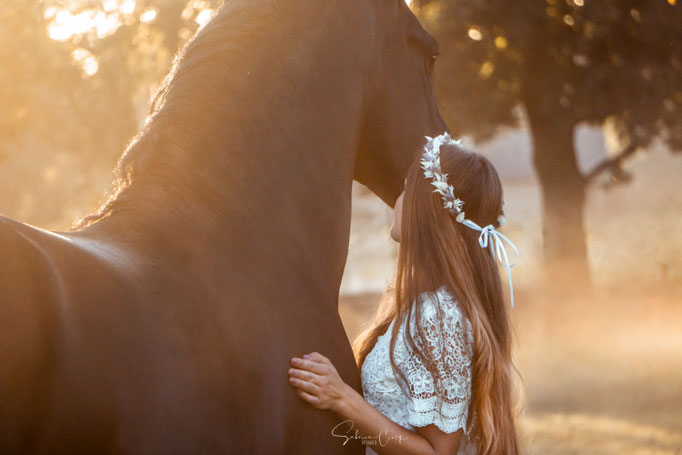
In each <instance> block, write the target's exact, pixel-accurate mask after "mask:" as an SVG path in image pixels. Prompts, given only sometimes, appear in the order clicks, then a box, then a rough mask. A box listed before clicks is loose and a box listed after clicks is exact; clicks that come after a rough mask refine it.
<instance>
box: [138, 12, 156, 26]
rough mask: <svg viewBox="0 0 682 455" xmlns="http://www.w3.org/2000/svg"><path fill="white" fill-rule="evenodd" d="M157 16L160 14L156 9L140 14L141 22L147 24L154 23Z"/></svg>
mask: <svg viewBox="0 0 682 455" xmlns="http://www.w3.org/2000/svg"><path fill="white" fill-rule="evenodd" d="M157 14H158V13H157V10H156V8H147V9H146V10H145V11H144V13H142V14H140V22H143V23H145V24H146V23H149V22H153V21H154V19H156V15H157Z"/></svg>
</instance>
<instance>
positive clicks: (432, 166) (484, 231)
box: [421, 132, 519, 308]
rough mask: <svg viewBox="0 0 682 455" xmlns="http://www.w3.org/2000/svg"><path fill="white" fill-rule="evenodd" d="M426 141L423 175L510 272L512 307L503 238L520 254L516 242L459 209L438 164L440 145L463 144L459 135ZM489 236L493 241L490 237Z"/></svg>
mask: <svg viewBox="0 0 682 455" xmlns="http://www.w3.org/2000/svg"><path fill="white" fill-rule="evenodd" d="M426 140H427V142H426V145H425V146H424V153H423V154H422V159H421V167H422V169H424V177H426V178H427V179H432V182H431V185H433V186H435V187H436V189H435V190H434V191H433V192H434V193H439V194H440V195H441V198H442V199H443V207H445V208H446V209H447V210H448V211H449V212H450V213H451V214H453V215H455V219H456V220H457V222H459V223H462V224H464V225H465V226H467V227H469V228H471V229H474V230H476V231H479V232H480V233H481V235H480V236H479V238H478V243H479V245H480V246H481V247H482V248H487V247H490V251H491V253H492V255H493V259H499V261H500V263H501V264H502V265H503V266H504V267H505V268H506V269H507V272H508V275H509V291H510V297H511V306H512V308H514V289H513V287H512V279H511V270H510V269H511V267H514V266H515V265H516V262H515V263H514V264H510V263H509V258H508V256H507V251H506V249H505V247H504V244H503V243H502V242H503V241H505V242H507V244H509V245H510V246H511V247H512V248H513V249H514V251H515V253H516V256H517V262H518V256H519V250H517V249H516V246H514V244H513V243H512V242H511V240H509V239H508V238H507V237H505V236H504V235H503V234H501V233H500V232H498V231H497V230H496V229H495V227H494V226H493V225H492V224H489V225H487V226H485V227H483V228H482V227H480V226H479V225H478V224H476V223H474V222H473V221H471V220H468V219H467V218H466V214H465V213H464V212H463V211H462V207H463V206H464V201H462V200H461V199H459V198H457V197H455V189H454V187H453V186H452V185H449V184H448V181H447V176H448V175H447V174H444V173H443V171H442V169H441V167H440V148H441V146H442V145H443V144H453V145H456V146H458V147H459V148H462V149H463V148H464V146H463V145H462V141H461V139H457V140H455V139H453V138H452V137H450V135H449V134H448V133H447V132H445V133H443V134H441V135H440V136H437V137H435V138H434V137H429V136H426ZM502 207H503V209H504V199H503V200H502ZM497 222H498V223H499V225H500V226H502V225H504V224H505V223H506V219H505V217H504V215H503V214H500V215H499V216H498V217H497ZM490 238H492V241H491V240H490Z"/></svg>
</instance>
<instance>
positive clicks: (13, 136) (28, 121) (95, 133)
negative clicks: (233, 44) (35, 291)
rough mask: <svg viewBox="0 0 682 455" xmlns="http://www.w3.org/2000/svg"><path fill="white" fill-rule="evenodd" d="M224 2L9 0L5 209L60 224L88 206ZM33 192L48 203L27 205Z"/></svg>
mask: <svg viewBox="0 0 682 455" xmlns="http://www.w3.org/2000/svg"><path fill="white" fill-rule="evenodd" d="M220 3H221V0H136V1H133V0H3V2H2V5H0V39H2V42H3V43H4V44H3V46H2V47H1V48H0V63H1V64H2V66H1V67H0V68H1V69H0V106H2V109H0V165H3V164H4V165H5V166H3V168H2V169H0V171H2V173H3V175H2V178H0V213H4V214H6V215H8V216H13V217H18V218H20V219H21V221H27V222H30V223H32V224H38V225H41V226H47V227H53V228H56V227H63V226H64V225H68V223H70V222H71V221H73V220H74V219H75V218H78V217H79V216H82V215H83V214H84V213H85V212H87V210H88V209H89V208H91V206H92V205H94V204H95V203H96V202H97V199H98V198H100V197H101V196H102V194H103V192H104V190H105V189H106V184H108V180H109V179H110V171H111V169H112V168H113V165H114V163H115V161H116V160H117V159H118V158H119V156H120V155H121V153H122V152H123V150H124V147H125V144H126V142H127V141H128V140H129V139H130V138H131V137H132V136H133V135H134V134H135V133H136V131H137V128H138V125H139V120H140V113H143V112H144V111H145V109H146V105H147V102H148V100H149V98H150V95H151V94H152V92H153V90H154V88H155V86H156V85H157V84H158V83H159V82H160V80H161V78H162V77H164V76H165V75H166V73H167V72H168V70H169V68H170V63H171V57H172V56H173V55H174V54H175V52H176V51H177V49H179V47H180V46H181V45H182V44H183V43H184V41H185V40H187V39H188V38H189V37H190V36H191V35H192V34H193V33H194V32H195V31H196V30H197V28H198V27H199V25H200V23H203V22H204V21H206V20H208V18H210V13H211V11H212V9H215V8H216V7H217V6H218V5H219V4H220ZM18 161H21V162H22V163H24V165H23V167H21V170H22V172H19V173H18V175H15V174H12V170H16V167H17V166H14V167H12V168H11V169H10V167H8V165H7V163H8V162H11V163H14V164H16V163H17V162H18ZM55 162H59V163H65V164H63V165H62V167H61V168H59V172H61V173H63V174H65V175H60V176H59V178H55V177H54V175H55V165H54V163H55ZM29 169H30V172H31V175H28V174H27V172H28V170H29ZM44 176H47V177H49V178H48V180H51V181H45V178H44ZM27 198H28V199H29V200H34V201H41V202H40V204H34V205H33V209H32V210H24V209H25V208H26V207H25V206H26V199H27Z"/></svg>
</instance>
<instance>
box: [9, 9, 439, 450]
mask: <svg viewBox="0 0 682 455" xmlns="http://www.w3.org/2000/svg"><path fill="white" fill-rule="evenodd" d="M436 53H437V43H436V41H435V40H434V39H433V38H432V37H431V36H430V35H429V34H428V33H427V32H426V31H425V30H424V29H423V28H422V27H421V26H420V24H419V22H418V21H417V19H416V18H415V16H414V15H413V14H412V12H411V11H410V10H409V8H407V7H406V5H405V3H404V1H403V0H353V1H349V0H324V1H321V0H237V1H231V2H230V1H228V2H227V3H226V4H225V5H224V6H223V7H222V8H221V9H220V10H219V11H218V13H217V15H216V16H215V18H214V19H213V20H212V21H211V22H210V23H208V24H207V25H206V26H205V27H203V28H202V29H201V30H199V32H198V33H197V34H196V35H195V36H194V37H193V39H192V40H190V42H189V43H188V44H187V45H186V46H185V47H184V48H183V49H182V50H181V51H180V52H179V53H178V55H177V57H176V59H175V61H174V62H173V69H172V71H171V72H170V74H169V76H168V77H167V78H166V79H165V81H164V84H163V85H162V88H161V90H160V91H159V93H158V95H157V97H156V98H155V99H154V102H153V103H152V107H151V111H150V113H149V116H148V119H147V121H146V123H145V125H144V126H143V127H142V128H141V130H140V132H139V134H138V135H136V137H135V138H134V139H133V140H132V141H131V142H130V144H129V145H128V147H127V149H126V152H125V153H124V155H123V156H122V158H121V160H120V162H119V165H118V167H117V171H116V172H117V175H118V178H117V180H116V182H115V185H114V187H113V190H112V192H111V194H110V196H111V197H110V198H109V200H108V201H107V202H106V203H105V204H104V205H103V206H102V208H101V209H100V210H99V211H98V212H97V213H94V214H93V215H91V216H89V217H87V218H86V219H84V220H82V221H81V222H80V223H79V224H78V225H77V226H75V227H74V229H72V230H70V231H68V232H50V231H46V230H43V229H39V228H36V227H33V226H29V225H26V224H23V223H20V222H18V221H13V220H11V219H8V218H3V217H0V252H1V254H2V259H3V261H2V266H1V267H0V292H1V294H0V453H3V454H4V453H44V452H45V453H69V454H72V453H98V454H99V453H112V452H116V453H164V454H166V453H193V454H194V453H201V454H204V453H240V454H241V453H254V454H313V453H315V454H321V453H322V454H336V453H339V454H340V453H344V454H348V453H353V454H361V453H364V452H363V451H364V447H363V446H362V444H361V443H360V441H359V439H357V436H356V438H355V439H349V440H346V439H344V438H343V437H342V436H343V435H347V436H351V437H352V436H354V433H355V431H354V429H352V428H351V427H350V424H349V423H346V424H342V423H341V420H340V419H339V417H338V416H336V415H334V414H333V413H331V412H330V411H320V410H316V409H314V408H312V407H310V406H309V405H307V404H306V403H305V402H303V400H301V399H300V398H299V397H298V396H297V395H296V393H295V392H294V390H293V388H292V387H290V386H289V384H288V382H287V378H288V375H287V368H288V367H289V359H290V358H291V357H293V356H296V355H302V354H303V353H305V352H310V351H318V352H321V353H323V354H324V355H326V356H327V357H329V358H330V359H331V361H332V362H333V363H334V365H335V366H336V367H337V369H338V371H339V373H340V375H341V377H342V378H343V379H344V380H345V381H346V382H347V383H349V384H350V385H351V386H352V387H354V388H355V389H356V390H358V391H360V390H361V388H360V379H359V374H358V371H357V368H356V365H355V363H354V360H353V354H352V351H351V348H350V345H349V343H348V340H347V338H346V335H345V332H344V329H343V326H342V324H341V320H340V319H339V315H338V311H337V304H338V291H339V285H340V281H341V276H342V273H343V269H344V264H345V260H346V254H347V250H348V236H349V225H350V205H351V183H352V181H353V179H356V180H358V181H360V182H361V183H363V184H365V185H367V186H368V187H369V188H370V189H371V190H372V191H374V192H375V193H376V194H377V195H379V196H380V197H381V198H382V199H383V200H384V201H385V202H386V203H388V204H389V205H391V206H392V205H393V204H394V201H395V199H396V198H397V196H398V194H399V192H400V191H401V186H402V181H403V177H404V174H405V171H406V168H407V166H408V165H409V163H410V161H411V160H412V159H413V158H414V157H415V156H416V154H417V152H418V150H419V147H420V146H421V145H422V144H423V143H424V136H425V135H434V134H437V133H440V132H442V131H443V130H445V125H444V123H443V121H442V119H441V117H440V115H439V113H438V110H437V107H436V105H435V103H434V99H433V95H432V76H431V72H432V67H433V61H434V56H435V54H436ZM339 424H341V425H339Z"/></svg>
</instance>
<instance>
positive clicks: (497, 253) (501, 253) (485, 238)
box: [461, 218, 520, 308]
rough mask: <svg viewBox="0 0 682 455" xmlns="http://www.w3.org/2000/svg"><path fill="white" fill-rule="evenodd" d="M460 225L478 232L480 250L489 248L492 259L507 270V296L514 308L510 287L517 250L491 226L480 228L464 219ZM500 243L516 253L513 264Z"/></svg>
mask: <svg viewBox="0 0 682 455" xmlns="http://www.w3.org/2000/svg"><path fill="white" fill-rule="evenodd" d="M461 223H462V224H464V225H465V226H468V227H470V228H471V229H475V230H477V231H479V232H480V233H481V235H480V236H479V237H478V244H479V245H481V248H490V252H491V253H492V254H493V259H495V260H499V261H500V263H501V264H502V266H504V268H506V269H507V275H508V276H509V295H510V297H511V307H512V308H514V287H513V286H512V277H511V268H512V267H514V266H515V265H516V264H517V263H518V262H519V257H520V255H519V250H518V249H517V248H516V246H514V244H513V243H512V241H511V240H509V239H508V238H507V237H505V235H504V234H502V233H501V232H499V231H498V230H497V229H495V227H494V226H493V225H492V224H489V225H487V226H486V227H483V228H482V227H481V226H479V225H478V224H476V223H474V222H473V221H471V220H468V219H466V218H465V219H464V220H463V221H462V222H461ZM491 238H492V240H491ZM502 242H507V243H508V244H509V246H511V247H512V248H513V249H514V252H515V253H516V262H514V263H513V264H510V263H509V256H507V250H506V248H505V247H504V244H503V243H502Z"/></svg>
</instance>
